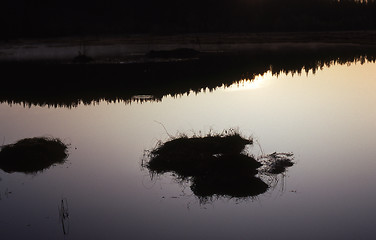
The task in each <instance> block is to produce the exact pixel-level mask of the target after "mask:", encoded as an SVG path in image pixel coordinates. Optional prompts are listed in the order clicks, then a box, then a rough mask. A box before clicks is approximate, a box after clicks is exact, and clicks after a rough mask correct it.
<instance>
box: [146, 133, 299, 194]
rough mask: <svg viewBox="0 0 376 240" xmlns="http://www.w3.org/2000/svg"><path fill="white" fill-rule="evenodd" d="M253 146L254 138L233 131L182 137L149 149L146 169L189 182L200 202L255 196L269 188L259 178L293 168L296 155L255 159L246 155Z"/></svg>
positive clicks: (272, 155)
mask: <svg viewBox="0 0 376 240" xmlns="http://www.w3.org/2000/svg"><path fill="white" fill-rule="evenodd" d="M251 144H253V140H252V139H251V138H248V139H247V138H245V137H242V136H241V135H240V134H239V133H238V132H236V131H234V130H232V129H230V130H227V131H224V132H223V133H221V134H208V135H206V136H193V137H187V136H180V137H177V138H172V139H171V140H169V141H167V142H165V143H161V144H159V145H158V146H157V147H156V148H154V149H152V150H150V151H149V152H148V160H147V161H144V162H143V167H145V168H147V169H148V170H149V171H150V173H151V174H152V175H155V174H164V173H166V172H172V173H174V174H175V176H176V178H177V179H179V180H183V181H190V183H191V190H192V192H193V193H194V194H195V195H196V196H198V197H199V198H201V199H206V198H210V197H212V196H225V197H235V198H243V197H254V196H257V195H259V194H262V193H264V192H266V191H267V190H268V188H269V185H268V184H267V183H265V182H264V181H262V180H261V178H259V176H260V175H262V174H279V173H283V172H284V171H285V169H286V167H289V166H292V165H293V162H292V158H293V155H292V154H291V153H272V154H269V155H265V156H262V157H260V158H258V159H256V158H255V157H254V156H252V155H249V154H247V153H245V152H244V149H245V147H246V145H251ZM256 175H258V176H256Z"/></svg>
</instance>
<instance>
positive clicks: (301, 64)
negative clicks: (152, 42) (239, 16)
mask: <svg viewBox="0 0 376 240" xmlns="http://www.w3.org/2000/svg"><path fill="white" fill-rule="evenodd" d="M375 59H376V48H375V47H360V46H356V45H354V46H352V47H349V46H346V47H340V46H336V47H323V48H320V49H310V48H306V49H278V50H254V51H253V52H245V53H231V54H229V53H226V54H225V53H223V54H220V53H217V54H205V53H201V54H200V55H199V57H198V58H197V59H190V60H186V61H171V62H168V61H164V62H143V63H130V64H83V65H81V64H54V63H41V62H34V63H2V64H1V66H2V68H3V69H2V70H3V76H7V77H6V78H5V80H4V81H3V85H2V88H1V90H0V93H1V96H0V102H6V103H8V104H23V105H24V106H29V107H30V106H32V105H38V106H48V107H69V108H71V107H76V106H78V105H79V104H96V103H98V102H100V101H103V100H104V101H107V102H118V101H123V102H125V104H130V103H132V102H144V101H160V100H161V99H162V97H163V96H166V95H172V96H178V95H182V94H186V93H189V92H191V91H193V92H196V93H197V92H200V91H202V89H208V90H209V91H213V90H215V89H216V88H218V87H229V86H231V85H232V84H234V83H240V84H245V82H244V80H254V79H255V78H257V76H259V75H262V74H264V73H265V72H268V71H269V72H270V73H271V74H272V75H277V76H278V75H279V74H282V73H292V74H302V73H307V74H308V72H310V71H311V72H312V73H313V74H315V72H316V71H317V70H319V69H322V68H324V67H326V66H328V67H329V66H331V65H333V64H350V63H360V64H363V63H365V62H374V61H375ZM247 84H248V83H247ZM254 85H257V82H256V81H255V82H254ZM135 96H136V97H135ZM139 96H148V97H139ZM151 96H152V97H151Z"/></svg>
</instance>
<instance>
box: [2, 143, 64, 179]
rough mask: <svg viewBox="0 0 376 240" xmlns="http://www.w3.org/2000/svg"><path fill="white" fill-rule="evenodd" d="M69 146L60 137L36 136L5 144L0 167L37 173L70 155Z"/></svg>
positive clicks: (7, 170)
mask: <svg viewBox="0 0 376 240" xmlns="http://www.w3.org/2000/svg"><path fill="white" fill-rule="evenodd" d="M67 151H68V146H67V145H66V144H64V143H63V142H62V141H61V140H60V139H58V138H49V137H34V138H25V139H22V140H19V141H18V142H16V143H14V144H9V145H4V146H3V147H2V148H1V151H0V169H2V170H4V171H5V172H8V173H12V172H23V173H36V172H39V171H42V170H44V169H46V168H48V167H50V166H51V165H53V164H55V163H63V162H64V161H65V160H66V158H67V157H68V153H67Z"/></svg>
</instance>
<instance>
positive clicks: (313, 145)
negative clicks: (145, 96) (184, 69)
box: [0, 63, 376, 239]
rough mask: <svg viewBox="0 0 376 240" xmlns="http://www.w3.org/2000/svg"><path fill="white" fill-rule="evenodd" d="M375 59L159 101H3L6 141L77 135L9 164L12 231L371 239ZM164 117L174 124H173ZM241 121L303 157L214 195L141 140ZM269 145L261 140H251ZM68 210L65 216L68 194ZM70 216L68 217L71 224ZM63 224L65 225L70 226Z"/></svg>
mask: <svg viewBox="0 0 376 240" xmlns="http://www.w3.org/2000/svg"><path fill="white" fill-rule="evenodd" d="M375 93H376V64H375V63H366V64H363V65H360V64H350V65H333V66H331V67H325V68H324V69H322V70H320V71H318V72H316V73H315V74H312V73H309V74H308V76H307V75H305V74H302V75H294V76H292V75H291V74H288V75H284V74H282V75H279V76H278V77H277V76H275V75H274V76H273V75H272V74H271V73H270V72H267V73H265V74H264V75H262V76H261V75H260V76H257V77H256V79H255V80H254V81H253V82H249V81H244V82H241V83H240V84H238V85H233V86H231V87H229V88H219V89H217V90H215V91H213V92H205V91H203V92H201V93H198V94H195V93H191V94H188V95H183V96H178V97H171V96H165V97H164V98H163V99H162V101H161V102H144V103H142V104H141V103H137V102H133V103H132V104H126V103H124V102H121V101H120V102H116V103H107V102H104V101H103V102H100V103H98V104H92V105H83V104H81V105H79V106H78V107H74V108H71V109H69V108H52V107H51V108H49V107H40V106H32V107H23V106H22V105H19V104H14V105H9V104H6V103H3V104H1V105H0V119H1V120H0V140H1V142H3V144H9V143H13V142H15V141H17V140H20V139H22V138H27V137H35V136H53V137H58V138H60V139H62V140H63V141H64V142H66V143H70V144H71V146H70V149H69V153H70V155H69V158H68V161H67V162H66V163H65V164H63V165H57V166H54V167H51V168H50V169H48V170H46V171H44V172H42V173H39V174H36V175H25V174H22V173H13V174H8V173H5V172H3V171H1V170H0V199H1V200H0V213H1V214H0V235H1V237H2V238H3V237H4V239H251V238H255V239H371V238H372V236H373V235H374V234H375V233H376V232H375V228H374V217H375V204H374V203H375V202H376V190H375V188H374V182H375V181H376V175H375V170H376V157H375V156H376V148H375V147H374V146H375V143H376V134H375V130H376V108H375V107H374V106H375V104H376V95H375ZM160 123H162V124H163V125H164V127H165V128H166V129H167V131H168V133H167V132H166V131H165V129H164V128H163V126H162V125H161V124H160ZM232 127H233V128H238V129H239V130H240V131H241V132H242V133H243V134H244V135H246V136H253V137H254V138H255V139H256V140H257V141H258V143H259V144H260V146H261V147H262V149H263V151H264V152H265V153H271V152H274V151H277V152H293V153H294V154H295V161H296V165H294V166H293V167H291V168H289V169H288V171H287V173H286V174H285V176H284V177H283V176H279V183H278V184H277V185H276V186H275V187H274V188H271V189H270V190H269V191H268V192H267V193H265V194H263V195H259V196H257V197H256V198H253V199H228V198H223V197H222V198H219V199H216V200H213V201H211V202H208V203H200V201H199V200H198V199H197V198H196V197H195V196H194V195H193V194H192V192H191V190H190V188H189V185H188V184H187V185H186V186H182V185H180V184H178V183H176V182H175V181H174V180H173V178H172V177H171V176H169V175H168V174H166V175H165V176H162V177H158V178H157V179H153V180H151V179H150V176H149V173H148V172H147V171H146V170H143V169H142V168H141V162H142V158H143V154H144V150H146V149H151V148H153V147H154V146H155V145H156V144H157V142H158V141H159V140H167V139H168V134H171V135H175V134H178V133H187V134H193V133H194V132H195V133H199V131H202V132H204V133H205V132H208V131H210V129H213V130H214V131H217V132H221V131H222V130H223V129H228V128H232ZM251 150H252V151H253V152H254V153H255V154H260V152H261V151H260V147H259V146H257V145H256V146H254V147H253V149H251ZM62 200H63V201H64V202H65V203H66V208H65V209H66V211H67V212H68V213H69V218H65V219H62V218H61V217H59V212H60V211H59V208H61V201H62ZM63 226H64V229H63ZM64 231H65V234H64Z"/></svg>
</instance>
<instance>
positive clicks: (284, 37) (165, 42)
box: [0, 31, 376, 63]
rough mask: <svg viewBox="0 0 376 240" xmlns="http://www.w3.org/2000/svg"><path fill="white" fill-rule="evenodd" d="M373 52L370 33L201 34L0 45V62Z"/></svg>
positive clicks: (375, 34)
mask: <svg viewBox="0 0 376 240" xmlns="http://www.w3.org/2000/svg"><path fill="white" fill-rule="evenodd" d="M337 47H340V48H344V49H346V48H347V47H356V48H365V47H376V31H342V32H281V33H238V34H228V33H207V34H181V35H164V36H152V35H127V36H101V37H100V36H92V37H89V36H86V37H62V38H51V39H18V40H14V41H8V42H6V41H2V42H0V62H24V61H26V62H27V61H58V62H59V61H63V62H65V61H70V60H72V59H73V58H74V57H76V56H77V55H79V53H84V54H85V55H88V56H90V57H92V58H94V59H95V60H97V62H101V63H104V62H107V63H116V61H115V62H113V60H114V59H122V60H125V61H144V60H143V59H142V57H144V56H145V55H146V54H147V53H148V52H150V51H166V50H167V51H168V50H173V49H178V48H189V49H194V50H196V51H199V52H201V53H207V54H211V53H236V52H239V53H240V52H253V51H260V50H263V51H280V50H283V51H284V50H286V51H288V50H307V49H308V50H316V49H326V48H337Z"/></svg>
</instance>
